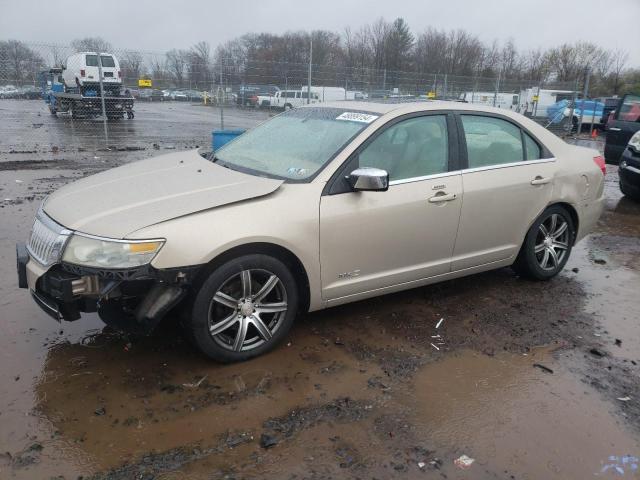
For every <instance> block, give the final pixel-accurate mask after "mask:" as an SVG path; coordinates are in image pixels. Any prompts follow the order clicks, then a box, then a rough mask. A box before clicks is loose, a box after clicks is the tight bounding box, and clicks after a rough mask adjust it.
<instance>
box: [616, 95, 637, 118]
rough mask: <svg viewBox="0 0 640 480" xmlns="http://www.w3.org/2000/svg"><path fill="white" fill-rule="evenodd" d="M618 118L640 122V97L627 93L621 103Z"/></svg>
mask: <svg viewBox="0 0 640 480" xmlns="http://www.w3.org/2000/svg"><path fill="white" fill-rule="evenodd" d="M617 119H618V120H622V121H624V122H640V97H639V96H637V95H626V96H625V97H624V100H623V101H622V104H621V105H620V111H619V112H618V115H617Z"/></svg>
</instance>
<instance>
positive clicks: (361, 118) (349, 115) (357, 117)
mask: <svg viewBox="0 0 640 480" xmlns="http://www.w3.org/2000/svg"><path fill="white" fill-rule="evenodd" d="M376 118H378V115H369V114H368V113H358V112H344V113H342V114H340V115H338V116H337V117H336V120H347V121H349V122H361V123H371V122H373V121H374V120H375V119H376Z"/></svg>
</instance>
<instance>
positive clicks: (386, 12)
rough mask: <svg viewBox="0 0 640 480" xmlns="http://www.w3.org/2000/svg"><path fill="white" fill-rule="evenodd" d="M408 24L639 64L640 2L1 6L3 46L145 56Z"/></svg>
mask: <svg viewBox="0 0 640 480" xmlns="http://www.w3.org/2000/svg"><path fill="white" fill-rule="evenodd" d="M379 17H384V18H385V19H387V20H393V19H394V18H396V17H403V18H404V19H405V20H407V22H408V23H409V25H410V26H411V29H412V31H413V32H414V34H416V33H419V32H420V31H422V30H423V29H424V28H426V27H428V26H434V27H437V28H444V29H455V28H463V29H465V30H468V31H469V32H472V33H475V34H477V35H478V36H479V37H480V38H481V39H482V40H484V41H486V42H491V41H493V40H494V39H497V40H499V41H504V40H507V39H508V38H510V37H511V38H513V39H514V40H515V42H516V45H517V46H518V48H519V49H520V50H526V49H529V48H537V47H543V48H544V47H549V46H554V45H558V44H560V43H563V42H574V41H577V40H583V41H591V42H594V43H596V44H598V45H600V46H602V47H604V48H608V49H616V48H621V49H625V50H627V51H628V52H629V64H630V66H635V67H640V0H607V1H605V0H367V1H364V0H360V1H355V0H322V1H317V0H316V1H310V0H306V1H305V0H295V1H289V0H261V1H256V0H241V1H235V2H230V1H225V2H220V1H215V0H209V1H207V0H182V1H180V2H171V3H169V2H164V1H159V0H153V1H151V0H133V1H132V0H97V1H95V0H94V1H82V0H79V1H78V0H75V1H68V0H56V1H54V2H43V1H42V0H38V1H36V0H0V39H7V38H12V39H17V40H23V41H26V42H30V41H31V42H38V43H53V44H58V45H66V44H68V43H69V42H70V41H71V40H72V39H74V38H78V37H85V36H101V37H103V38H105V39H106V40H108V41H110V42H111V43H112V44H113V45H114V46H115V47H118V48H126V49H132V50H143V51H153V52H158V51H166V50H169V49H172V48H187V47H189V46H191V45H192V44H194V43H196V42H198V41H200V40H206V41H208V42H209V43H210V44H211V46H212V47H213V48H215V46H216V45H218V44H219V43H222V42H225V41H226V40H230V39H232V38H234V37H236V36H239V35H242V34H244V33H248V32H263V31H267V32H271V33H282V32H284V31H287V30H310V29H326V30H333V31H337V32H342V31H343V29H344V28H345V27H346V26H350V27H351V28H352V29H357V28H358V27H360V26H361V25H363V24H365V23H370V22H373V21H375V20H376V19H377V18H379Z"/></svg>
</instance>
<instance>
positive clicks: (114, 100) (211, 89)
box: [0, 42, 606, 152]
mask: <svg viewBox="0 0 640 480" xmlns="http://www.w3.org/2000/svg"><path fill="white" fill-rule="evenodd" d="M6 43H11V42H6ZM15 44H16V45H15V46H14V47H15V48H4V49H2V50H0V110H2V112H3V114H2V115H1V116H0V151H4V152H29V151H32V150H39V149H42V150H47V149H50V148H56V149H76V150H77V149H84V150H97V149H105V148H107V149H125V150H126V149H142V148H144V149H147V148H149V149H150V148H156V149H159V148H191V147H194V146H202V145H208V144H210V142H211V133H212V131H213V130H216V129H225V128H227V129H228V128H251V127H253V126H255V125H257V124H259V123H260V122H262V121H264V120H265V119H267V118H269V116H270V115H273V114H275V113H277V112H278V111H281V110H284V109H286V108H295V107H297V106H301V105H304V104H306V103H315V102H326V101H335V100H347V101H353V102H357V101H367V100H369V101H405V100H406V101H411V100H413V101H428V100H451V101H460V102H468V103H476V104H483V105H487V106H494V107H497V108H501V109H508V110H514V111H517V112H520V113H522V114H524V115H527V116H529V117H532V118H533V119H534V120H536V121H538V122H539V123H540V124H542V125H544V126H545V127H548V128H550V129H552V130H554V131H555V132H557V133H559V134H566V133H571V131H572V129H573V131H575V124H574V123H575V122H573V123H572V119H573V117H574V116H575V115H574V108H575V105H578V104H579V102H578V103H576V99H577V98H579V97H580V96H582V94H583V92H582V90H583V89H584V82H585V78H579V79H574V80H572V81H568V82H559V81H554V82H546V83H541V82H540V81H536V80H529V79H519V78H517V79H516V78H503V76H502V75H501V74H498V75H497V76H495V77H490V78H487V77H480V76H455V75H447V74H442V73H432V72H418V71H387V70H376V69H362V68H358V69H355V68H346V67H341V66H336V65H317V64H311V65H310V64H308V63H290V62H280V61H277V60H273V59H263V60H253V61H250V62H243V63H241V64H238V63H233V62H230V61H226V60H225V59H219V60H216V61H214V60H212V59H211V58H210V55H209V54H208V52H204V53H203V54H202V55H199V54H198V52H194V51H189V52H181V51H175V50H173V51H170V52H166V53H153V52H139V51H133V50H114V51H110V52H101V54H100V55H96V54H95V52H93V53H92V52H89V53H78V52H76V51H75V50H74V49H72V48H71V47H64V46H56V45H42V44H26V43H21V42H15ZM309 87H310V93H309ZM558 102H564V103H558ZM585 111H586V109H585ZM567 112H569V114H567ZM605 114H606V112H602V111H600V112H599V111H598V109H597V107H596V108H595V112H594V113H593V115H592V118H591V119H589V120H588V121H590V122H591V125H597V126H598V127H599V126H600V121H601V119H600V117H601V116H605ZM581 115H582V114H581ZM567 117H570V118H567ZM596 117H597V118H596ZM596 122H597V123H596ZM567 125H568V128H567Z"/></svg>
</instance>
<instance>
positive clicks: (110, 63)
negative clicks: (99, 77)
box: [100, 55, 116, 67]
mask: <svg viewBox="0 0 640 480" xmlns="http://www.w3.org/2000/svg"><path fill="white" fill-rule="evenodd" d="M100 60H102V66H103V67H115V66H116V62H115V61H114V60H113V57H112V56H111V55H100Z"/></svg>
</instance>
